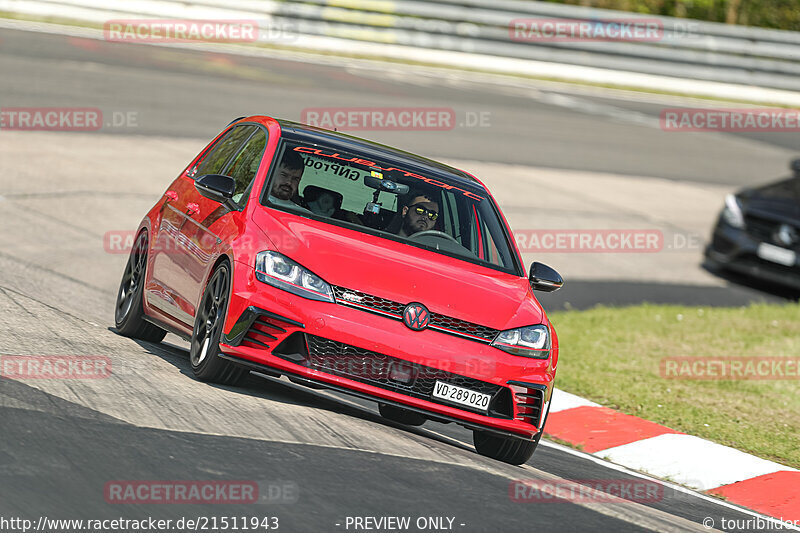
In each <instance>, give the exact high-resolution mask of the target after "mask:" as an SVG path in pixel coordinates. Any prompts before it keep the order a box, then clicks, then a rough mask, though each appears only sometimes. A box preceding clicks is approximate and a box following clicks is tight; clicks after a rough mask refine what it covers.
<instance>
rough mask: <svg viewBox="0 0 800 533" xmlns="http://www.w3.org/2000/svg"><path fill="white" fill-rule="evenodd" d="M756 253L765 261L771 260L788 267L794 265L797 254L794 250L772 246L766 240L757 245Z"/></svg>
mask: <svg viewBox="0 0 800 533" xmlns="http://www.w3.org/2000/svg"><path fill="white" fill-rule="evenodd" d="M756 254H757V255H758V257H760V258H761V259H766V260H767V261H772V262H773V263H778V264H779V265H783V266H788V267H790V266H794V263H795V261H796V260H797V254H796V253H795V252H794V251H792V250H787V249H786V248H781V247H780V246H773V245H771V244H769V243H766V242H762V243H761V244H759V245H758V250H756Z"/></svg>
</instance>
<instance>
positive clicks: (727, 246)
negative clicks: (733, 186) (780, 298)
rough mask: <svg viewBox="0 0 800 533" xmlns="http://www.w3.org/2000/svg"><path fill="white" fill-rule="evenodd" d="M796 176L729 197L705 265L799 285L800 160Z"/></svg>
mask: <svg viewBox="0 0 800 533" xmlns="http://www.w3.org/2000/svg"><path fill="white" fill-rule="evenodd" d="M790 168H791V169H792V171H793V174H794V175H793V176H792V177H791V178H788V179H783V180H781V181H777V182H774V183H769V184H767V185H763V186H761V187H756V188H746V189H743V190H741V191H739V192H737V193H736V194H730V195H728V196H727V198H725V207H724V208H723V209H722V212H721V213H720V215H719V219H718V220H717V225H716V226H715V227H714V231H713V234H712V236H711V244H710V245H709V246H708V247H707V248H706V252H705V255H706V266H707V267H709V268H711V269H712V270H713V269H716V270H727V271H732V272H735V273H739V274H744V275H746V276H749V277H752V278H756V279H758V280H761V281H766V282H770V283H775V284H779V285H783V286H785V287H786V288H791V289H794V290H795V291H797V290H800V159H795V160H794V161H792V163H791V165H790Z"/></svg>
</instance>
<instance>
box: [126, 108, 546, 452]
mask: <svg viewBox="0 0 800 533" xmlns="http://www.w3.org/2000/svg"><path fill="white" fill-rule="evenodd" d="M561 284H562V280H561V277H560V276H559V275H558V274H557V273H556V272H555V271H554V270H552V269H551V268H549V267H547V266H545V265H542V264H540V263H534V264H533V265H532V266H531V270H530V275H529V276H526V275H525V270H524V266H523V263H522V258H521V256H520V254H519V251H518V250H517V248H516V246H515V244H514V240H513V238H512V234H511V230H510V229H509V227H508V224H507V223H506V221H505V219H504V217H503V215H502V214H501V212H500V210H499V208H498V207H497V204H496V202H495V201H494V199H493V198H492V196H491V195H490V194H489V192H488V191H487V190H486V188H485V187H484V186H483V184H481V182H480V181H478V180H477V179H475V178H474V177H473V176H471V175H469V174H467V173H465V172H463V171H460V170H457V169H454V168H451V167H448V166H446V165H443V164H441V163H437V162H435V161H431V160H428V159H425V158H422V157H419V156H416V155H413V154H409V153H406V152H402V151H399V150H396V149H393V148H389V147H386V146H383V145H379V144H376V143H372V142H369V141H365V140H362V139H358V138H355V137H351V136H348V135H343V134H341V133H336V132H331V131H326V130H322V129H318V128H313V127H310V126H306V125H302V124H298V123H294V122H288V121H284V120H276V119H273V118H269V117H264V116H253V117H248V118H242V119H237V120H236V121H234V122H233V123H231V124H230V125H229V126H228V127H227V128H226V129H225V130H224V131H223V132H222V133H220V134H219V135H218V136H217V138H215V139H214V140H213V141H212V142H211V143H210V144H209V145H208V146H207V147H206V148H205V149H204V150H203V151H202V152H201V153H200V154H199V155H198V156H197V157H196V158H195V159H194V160H193V161H192V162H191V163H190V164H189V165H188V166H187V167H186V169H185V170H184V171H183V172H181V174H180V175H179V176H178V177H177V179H175V181H173V182H172V184H171V185H170V186H169V188H168V189H167V191H166V192H165V193H164V195H163V197H161V198H160V199H159V201H158V202H157V203H156V205H155V206H154V207H153V208H152V209H151V210H150V212H149V213H147V216H145V218H144V220H143V221H142V223H141V225H140V227H139V229H138V231H137V234H136V238H135V241H134V245H133V248H132V251H131V254H130V259H129V261H128V263H127V265H126V268H125V273H124V275H123V278H122V282H121V284H120V289H119V294H118V297H117V306H116V313H115V315H116V316H115V319H116V327H117V330H118V331H119V333H121V334H122V335H127V336H130V337H135V338H139V339H145V340H149V341H153V342H159V341H161V339H163V338H164V335H165V334H166V332H167V331H169V332H173V333H176V334H178V335H180V336H182V337H184V338H185V339H187V340H189V341H190V342H191V350H190V360H191V366H192V370H193V371H194V374H195V376H196V377H197V378H198V379H200V380H203V381H210V382H216V383H225V384H229V385H232V384H236V383H237V382H239V381H240V380H241V379H242V378H243V377H244V376H245V375H246V374H247V373H248V372H249V371H250V370H258V371H260V372H262V373H267V374H270V375H283V376H286V377H288V378H289V379H291V380H293V381H296V382H299V383H303V384H306V385H311V386H316V387H319V386H323V387H326V388H330V389H334V390H338V391H342V392H346V393H349V394H353V395H355V396H359V397H362V398H367V399H370V400H375V401H377V402H379V407H380V412H381V414H382V415H383V416H384V417H386V418H389V419H392V420H394V421H397V422H400V423H404V424H410V425H420V424H422V423H423V422H425V421H426V420H434V421H439V422H456V423H458V424H461V425H463V426H465V427H467V428H470V429H472V430H473V433H474V442H475V447H476V449H477V451H478V452H479V453H481V454H483V455H487V456H490V457H494V458H496V459H498V460H501V461H506V462H508V463H513V464H521V463H523V462H525V461H526V460H527V459H528V458H529V457H530V456H531V454H533V452H534V450H535V449H536V445H537V444H538V442H539V438H540V437H541V434H542V430H543V428H544V424H545V420H546V418H547V412H548V406H549V404H550V398H551V396H552V393H553V381H554V378H555V372H556V364H557V361H558V341H557V337H556V333H555V331H554V329H553V327H552V325H551V324H550V323H549V321H548V320H547V316H546V315H545V312H544V310H543V309H542V307H541V305H540V304H539V303H538V301H537V300H536V298H535V297H534V295H533V292H532V291H533V290H542V291H553V290H556V289H558V288H559V287H560V286H561Z"/></svg>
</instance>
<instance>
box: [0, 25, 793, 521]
mask: <svg viewBox="0 0 800 533" xmlns="http://www.w3.org/2000/svg"><path fill="white" fill-rule="evenodd" d="M0 71H1V72H3V75H2V77H0V95H1V96H2V105H3V106H4V107H6V106H8V107H12V106H18V107H21V106H46V107H54V106H86V107H100V108H101V109H103V110H104V111H105V112H107V113H111V112H113V111H115V110H116V111H120V110H123V111H129V110H132V111H137V112H138V113H139V121H138V124H139V125H138V126H137V127H136V128H135V129H133V131H131V129H127V130H126V131H123V132H115V131H113V129H112V130H111V131H108V132H104V133H125V134H126V135H127V136H126V137H125V138H121V139H120V140H119V143H121V144H118V145H117V147H118V148H119V146H124V147H125V149H126V153H125V154H123V155H119V154H117V153H115V155H114V157H116V158H117V161H116V164H115V163H114V162H113V161H109V160H107V159H104V158H103V154H104V153H106V152H105V151H104V149H103V146H105V144H103V143H109V142H110V141H109V140H108V139H107V138H106V137H101V136H97V137H96V145H94V144H93V141H92V137H91V136H87V137H76V139H81V141H82V142H83V140H85V139H88V140H86V141H85V147H84V148H76V147H75V142H71V143H68V142H62V138H63V137H62V136H63V135H67V134H56V133H51V134H46V135H34V134H30V136H28V137H26V136H25V134H17V135H13V134H12V133H11V132H0V142H2V144H0V185H2V192H0V195H1V196H0V221H1V223H0V228H2V231H0V273H2V275H1V276H0V313H1V314H2V316H3V317H4V319H3V327H2V329H1V330H0V354H2V355H71V356H82V355H104V356H108V357H110V358H111V361H112V374H111V376H110V377H108V378H107V379H98V380H27V381H17V380H9V379H5V378H2V379H0V429H1V430H2V431H1V433H2V435H1V436H0V489H2V497H0V516H2V517H23V518H27V519H31V520H34V522H35V521H36V520H37V518H38V517H40V516H46V517H48V518H59V519H68V518H84V519H102V518H116V517H126V518H135V519H142V518H146V517H148V516H153V517H157V518H165V519H166V518H173V519H177V518H179V517H183V516H185V517H197V516H235V515H236V516H248V517H251V516H261V517H263V516H277V517H278V518H279V519H280V531H289V532H294V531H345V530H346V529H345V527H344V524H345V522H344V521H345V520H346V517H348V516H350V517H353V516H362V517H363V516H386V515H389V516H410V517H412V520H416V519H417V518H418V517H426V516H438V517H442V516H444V517H452V518H454V524H455V526H454V530H456V531H498V530H519V531H538V530H547V531H608V530H613V531H619V532H626V531H642V530H650V531H710V529H706V528H704V527H703V526H702V525H700V522H701V521H702V520H703V519H704V518H706V517H711V518H713V519H714V520H715V521H716V523H717V524H720V522H721V519H722V518H723V517H724V518H726V519H737V520H739V521H742V522H739V523H743V521H744V520H746V519H748V518H750V516H749V515H747V514H745V513H743V512H741V511H738V510H736V509H733V508H731V507H729V506H724V505H721V504H720V503H719V502H716V501H713V500H711V499H710V498H705V497H700V496H698V495H695V494H692V493H687V492H684V491H681V490H678V489H675V488H673V487H667V488H666V490H665V492H664V496H663V498H661V499H660V500H659V501H657V502H653V503H597V502H594V503H591V502H589V503H587V502H557V503H554V502H549V503H518V502H514V501H512V500H511V499H510V498H509V483H510V482H511V481H513V480H520V479H538V480H545V481H554V480H556V481H557V480H559V479H573V480H603V479H606V480H609V479H610V480H620V479H633V478H634V477H635V474H633V473H629V472H625V471H620V470H616V469H612V468H610V467H608V466H607V465H604V464H602V463H601V462H599V461H596V460H594V459H592V458H589V457H586V456H582V455H580V454H578V453H576V452H573V451H570V450H566V449H563V448H561V447H559V446H556V445H553V444H550V443H547V444H546V445H542V446H540V448H539V450H538V451H537V453H536V455H535V456H534V458H533V459H532V460H531V461H530V463H529V464H528V465H525V466H523V467H511V466H508V465H504V464H502V463H497V462H495V461H492V460H489V459H486V458H483V457H481V456H478V455H477V454H475V453H474V451H473V450H472V448H471V445H470V442H471V438H470V433H469V432H468V431H467V430H464V429H463V428H460V427H458V426H453V425H452V424H451V425H441V424H435V423H428V424H426V425H425V426H424V427H423V428H421V429H409V428H405V427H401V426H398V425H395V424H391V423H387V422H386V421H383V420H382V419H381V418H380V417H379V416H378V415H377V412H376V409H375V408H374V406H373V405H372V404H369V403H365V402H360V401H355V400H350V399H347V398H343V397H340V396H338V395H335V394H332V393H328V392H325V391H312V390H309V389H305V388H301V387H298V386H296V385H293V384H289V383H287V382H283V381H274V380H267V379H263V378H260V377H258V376H252V377H251V379H250V380H249V381H248V382H247V383H246V384H245V385H244V386H242V387H236V388H232V387H218V386H210V385H207V384H203V383H200V382H197V381H195V380H194V379H193V378H192V377H191V372H190V368H189V363H188V356H187V351H186V345H185V343H183V342H181V341H179V340H177V339H175V338H173V337H171V336H168V338H167V340H166V341H165V343H163V344H160V345H155V344H149V343H144V342H135V341H133V340H130V339H126V338H123V337H119V336H117V335H116V334H115V333H114V332H113V331H112V330H111V328H110V327H109V324H111V323H112V318H111V317H112V316H113V300H114V297H115V294H116V287H117V283H118V277H119V275H120V274H121V272H122V267H123V264H124V262H125V259H126V258H125V256H124V255H120V254H109V253H106V252H105V251H104V250H103V249H102V248H101V247H100V246H98V245H97V243H98V239H99V238H100V236H101V235H102V233H103V231H104V230H106V229H111V228H123V227H124V228H132V227H135V224H136V222H137V221H138V219H140V218H141V216H142V214H143V213H144V212H145V210H146V209H147V208H148V207H149V206H150V205H152V203H153V202H154V201H155V199H156V198H157V196H158V194H160V191H161V190H163V188H164V185H165V184H166V183H167V182H168V180H169V179H171V178H169V177H168V178H162V177H160V176H157V175H156V176H150V175H145V174H144V173H143V172H144V170H146V169H147V168H148V167H150V166H151V167H152V168H160V167H159V164H160V163H161V162H163V161H165V160H169V161H172V160H173V158H174V157H175V154H174V153H173V152H174V150H175V149H174V148H173V147H172V145H168V144H167V143H166V142H165V141H164V138H165V137H175V136H180V137H186V138H189V139H206V138H209V137H210V136H212V135H213V134H215V133H216V132H217V131H218V130H219V129H220V128H221V127H222V126H224V125H225V124H226V123H227V122H228V121H229V120H230V119H231V118H233V116H235V115H238V114H246V113H248V112H252V110H253V109H258V110H259V111H263V112H265V113H273V114H276V115H282V116H286V117H289V118H297V117H298V116H299V113H300V110H301V109H302V108H303V107H306V106H308V105H317V106H322V105H326V106H334V105H392V103H393V102H394V103H397V102H402V103H403V104H404V105H411V103H414V104H416V105H420V106H437V105H452V106H454V107H457V108H458V109H459V110H460V111H462V112H464V111H467V110H475V109H486V110H489V111H491V113H492V115H491V116H492V121H493V124H492V127H491V129H486V128H484V129H481V130H466V129H465V130H463V131H461V130H456V131H454V132H450V134H448V135H441V134H438V135H437V136H435V137H430V136H427V135H425V134H420V135H417V134H413V135H412V134H409V133H408V132H404V133H385V134H379V135H375V136H374V137H376V138H378V139H379V140H383V141H386V142H389V143H394V144H401V145H402V146H404V147H405V148H408V149H411V150H419V151H421V152H423V153H425V154H427V155H433V156H443V157H463V154H464V153H465V152H466V153H469V156H470V157H471V158H474V159H482V158H485V159H486V160H487V161H501V162H509V161H514V162H516V163H518V164H526V165H527V164H530V165H541V166H552V167H564V165H570V166H573V167H574V168H577V169H587V168H588V169H593V170H596V169H598V168H603V169H605V170H607V171H613V172H617V173H620V174H625V173H626V172H632V173H635V174H643V175H652V176H656V177H668V178H671V179H679V176H681V175H682V176H683V178H687V177H694V178H696V179H698V180H700V179H706V180H708V181H709V182H713V183H726V184H728V183H730V184H731V185H738V184H740V183H742V182H745V181H746V179H749V178H747V174H748V173H747V172H746V171H745V170H746V169H747V168H750V169H751V170H752V171H753V172H755V171H756V170H758V171H759V172H764V171H765V169H768V168H770V165H774V166H775V172H780V168H779V167H782V166H783V164H784V163H785V161H784V158H785V156H786V155H787V152H788V151H787V150H785V149H783V148H781V147H780V145H779V144H778V143H770V142H769V139H755V140H754V139H747V138H734V139H728V138H724V137H722V138H716V137H715V138H714V139H713V141H712V142H710V143H709V144H710V145H709V146H707V147H705V148H703V149H701V148H700V147H698V146H696V144H697V143H696V142H687V141H684V140H681V138H680V137H672V138H667V137H664V136H663V134H661V133H660V132H659V131H658V130H657V129H653V128H650V127H646V128H642V127H637V126H635V125H633V124H631V123H629V122H628V123H626V122H624V121H623V122H615V121H613V120H608V117H604V116H603V115H602V114H599V113H594V114H593V113H589V112H586V113H583V112H579V111H578V112H576V111H570V110H568V109H566V108H564V107H562V106H556V105H548V104H545V103H542V102H541V101H540V100H536V99H527V98H525V97H522V96H514V95H511V94H502V93H503V91H500V90H496V89H493V88H492V86H491V85H489V84H482V83H478V84H472V83H469V84H468V86H463V85H455V86H453V87H448V86H444V84H442V86H438V87H437V86H430V85H425V86H423V85H421V84H419V83H413V84H407V83H405V82H402V81H394V80H392V79H391V78H392V77H396V75H394V76H389V75H388V74H386V75H383V76H382V79H380V78H381V76H377V77H378V78H379V79H376V74H375V72H371V73H369V75H365V74H364V75H356V74H354V73H353V72H351V71H348V70H346V69H344V70H343V69H342V68H335V67H323V66H318V65H312V64H308V63H297V62H282V61H277V60H268V59H255V58H240V57H236V56H223V55H219V54H208V53H194V52H189V51H184V50H174V49H162V48H156V47H141V46H136V47H134V46H121V45H111V44H108V43H103V42H101V41H92V40H83V39H77V40H76V39H74V38H64V37H60V36H50V35H41V34H33V33H26V32H17V31H0ZM362 74H363V73H362ZM569 97H570V98H573V97H574V96H569ZM549 98H555V97H552V96H551V97H549ZM581 98H582V100H581V101H584V100H585V101H590V102H595V103H597V102H600V100H599V98H591V97H587V96H581ZM311 103H313V104H311ZM616 105H618V106H620V107H621V108H624V107H625V106H626V105H627V104H625V103H624V102H616ZM637 105H638V104H637ZM641 105H644V104H641ZM648 109H650V108H648ZM654 109H655V108H653V109H651V110H650V111H649V112H655V111H654ZM637 112H641V110H639V111H637ZM656 115H657V114H656ZM531 124H540V125H542V127H541V128H531V127H530V125H531ZM544 124H547V126H546V127H545V126H544ZM376 133H379V132H376ZM131 134H133V135H134V137H135V139H136V141H135V142H131V137H130V136H131ZM487 137H489V138H490V139H492V140H491V141H490V142H487V140H486V139H487ZM567 139H568V140H569V142H566V140H567ZM656 139H660V140H661V141H664V142H666V143H667V145H666V146H665V145H663V144H662V145H661V146H658V145H657V143H656ZM648 141H649V142H648ZM650 142H652V143H655V144H654V146H650ZM630 143H634V144H635V146H636V147H637V149H641V148H642V147H643V146H648V147H649V148H648V151H646V152H644V153H643V152H641V151H639V152H638V153H637V155H636V157H631V158H630V159H625V158H622V157H620V156H619V155H617V156H614V154H615V153H616V154H620V153H627V152H624V151H623V149H625V150H629V151H631V152H636V151H637V149H632V145H631V144H630ZM670 143H672V144H670ZM202 144H203V143H202V142H201V141H198V148H199V147H202ZM545 144H546V145H547V146H542V145H545ZM532 146H533V147H535V148H531V147H532ZM12 147H13V149H12ZM680 150H685V151H687V153H688V155H687V156H686V157H681V158H675V157H674V156H673V155H671V154H673V153H675V151H680ZM704 150H705V151H706V154H705V155H706V158H705V160H706V162H703V159H704V158H703V157H702V155H703V153H702V152H704ZM651 152H652V153H651ZM708 153H713V154H715V157H719V161H718V162H719V165H718V166H714V165H712V164H711V162H710V161H709V160H708ZM758 156H760V157H762V160H761V161H763V162H766V161H769V165H768V164H754V163H753V162H752V160H751V159H752V158H753V157H758ZM768 156H769V157H768ZM667 162H670V164H669V165H667V164H666V163H667ZM778 162H780V165H778V164H777V163H778ZM676 167H682V168H676ZM708 168H715V169H718V170H716V171H715V172H709V173H706V172H704V169H708ZM143 169H144V170H143ZM725 180H728V181H725ZM616 290H618V287H613V286H612V287H610V288H609V291H612V292H613V291H616ZM243 479H244V480H253V481H256V482H258V483H260V484H261V486H262V487H269V486H273V487H274V486H278V487H287V486H288V487H291V488H292V489H294V490H296V492H295V493H294V494H296V497H294V498H286V499H285V500H284V501H274V500H273V501H267V502H262V503H257V504H249V505H238V506H237V505H204V506H200V505H184V506H181V505H145V504H138V505H122V504H109V503H108V502H106V500H105V498H104V492H103V490H104V486H105V484H106V483H108V482H113V481H116V480H163V481H167V480H243ZM637 479H638V478H637ZM337 524H340V525H338V526H337ZM461 524H463V525H461ZM352 530H353V529H350V531H352ZM412 530H414V529H412Z"/></svg>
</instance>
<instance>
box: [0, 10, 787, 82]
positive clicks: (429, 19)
mask: <svg viewBox="0 0 800 533" xmlns="http://www.w3.org/2000/svg"><path fill="white" fill-rule="evenodd" d="M48 10H50V11H52V14H53V15H59V14H63V16H67V17H70V18H84V19H91V20H94V21H99V20H102V17H103V16H104V17H106V18H111V17H117V18H124V17H130V18H148V17H151V18H155V17H162V18H214V17H217V18H228V19H230V18H249V19H256V20H259V21H260V22H261V23H262V24H272V25H275V26H281V25H283V26H284V27H291V28H292V30H293V31H296V32H297V33H299V34H306V35H316V36H325V37H336V38H340V39H349V40H353V41H367V42H373V43H383V44H393V45H405V46H411V47H417V48H425V49H438V50H450V51H459V52H468V53H476V54H484V55H491V56H500V57H507V58H517V59H531V60H537V61H546V62H552V63H561V64H567V65H581V66H589V67H597V68H603V69H610V70H616V71H629V72H637V73H644V74H658V75H664V76H673V77H678V78H688V79H694V80H707V81H717V82H727V83H737V84H744V85H751V86H757V87H768V88H777V89H788V90H797V89H800V33H798V32H789V31H780V30H768V29H763V28H748V27H740V26H731V25H726V24H718V23H709V22H699V21H694V20H689V19H677V18H670V17H651V16H643V15H637V14H633V13H627V12H621V11H611V10H603V9H592V8H584V7H580V6H569V5H562V4H553V3H547V2H537V1H524V0H428V1H421V0H419V1H415V0H394V1H391V0H304V1H303V2H302V3H300V2H291V1H283V2H278V1H271V0H237V1H235V2H231V1H229V0H127V1H118V2H108V1H107V0H36V1H29V0H0V11H10V12H25V13H38V14H45V13H48ZM520 19H521V20H523V21H524V20H528V21H530V20H537V21H544V20H545V19H547V20H553V19H561V20H568V21H586V22H589V23H591V24H594V25H602V24H603V23H604V22H605V23H607V22H609V21H627V22H633V21H637V20H638V21H641V22H642V23H645V22H647V21H651V22H654V23H656V24H657V25H658V27H659V31H660V33H659V38H658V39H655V40H647V41H633V40H618V41H609V40H606V41H597V40H577V41H573V42H567V41H565V40H559V39H547V38H542V39H536V40H526V39H519V38H513V35H514V34H513V27H512V23H513V21H515V20H520ZM510 28H512V31H510ZM261 38H262V40H265V41H268V40H269V39H270V37H269V35H268V32H262V37H261Z"/></svg>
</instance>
